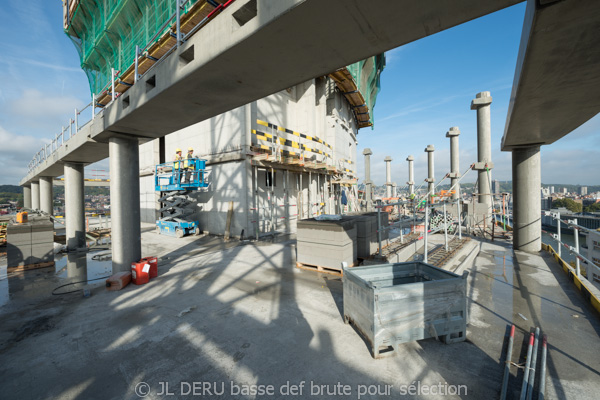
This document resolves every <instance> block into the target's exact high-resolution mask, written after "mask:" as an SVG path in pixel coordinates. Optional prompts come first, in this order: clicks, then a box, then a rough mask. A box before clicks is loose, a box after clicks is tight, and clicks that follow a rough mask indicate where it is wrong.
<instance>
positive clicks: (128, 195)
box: [23, 137, 142, 272]
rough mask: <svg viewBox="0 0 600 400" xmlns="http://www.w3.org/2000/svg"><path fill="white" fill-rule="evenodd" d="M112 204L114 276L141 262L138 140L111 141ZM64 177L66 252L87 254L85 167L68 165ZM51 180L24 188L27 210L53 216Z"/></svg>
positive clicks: (45, 179) (80, 164) (125, 138)
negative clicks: (85, 251)
mask: <svg viewBox="0 0 600 400" xmlns="http://www.w3.org/2000/svg"><path fill="white" fill-rule="evenodd" d="M109 156H110V203H111V220H112V224H111V225H112V228H111V229H112V231H111V235H112V260H113V262H112V264H113V272H119V271H128V270H129V268H130V265H131V263H132V262H133V261H137V260H139V259H140V258H141V253H142V250H141V230H140V180H139V143H138V140H137V139H131V138H127V137H115V138H111V139H109ZM64 176H65V223H66V237H67V249H68V250H69V251H78V250H85V248H86V237H85V233H86V232H85V200H84V165H83V163H74V162H67V163H65V165H64ZM52 179H53V178H51V177H41V178H39V181H33V182H31V183H30V186H25V187H24V188H23V200H24V206H25V208H29V209H33V210H40V211H43V212H46V213H48V214H50V215H52V212H53V194H52Z"/></svg>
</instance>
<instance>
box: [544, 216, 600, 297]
mask: <svg viewBox="0 0 600 400" xmlns="http://www.w3.org/2000/svg"><path fill="white" fill-rule="evenodd" d="M542 215H544V216H547V217H550V218H552V219H554V220H555V221H556V224H557V228H556V232H557V233H556V234H554V233H551V232H546V231H542V232H545V233H547V234H549V235H550V236H551V237H552V238H553V239H554V240H556V242H557V244H558V246H557V250H556V253H557V254H558V256H559V257H562V248H563V247H564V248H565V249H567V250H568V251H569V254H571V255H574V256H575V273H576V274H577V277H578V278H579V279H582V278H586V279H587V280H588V281H589V282H590V283H592V284H594V286H597V287H599V289H600V284H596V283H594V280H593V279H590V272H591V271H593V272H591V273H592V274H593V275H597V276H598V277H600V267H598V266H597V265H596V263H594V262H593V261H591V260H590V259H588V258H587V257H585V256H584V255H583V254H581V253H580V252H579V231H584V232H588V233H589V232H593V231H594V230H593V229H588V228H586V227H583V226H581V225H578V224H577V218H574V219H568V220H566V221H565V220H563V219H561V218H560V213H559V212H551V211H544V212H542ZM561 224H566V225H567V227H568V228H571V229H573V236H574V239H575V246H571V245H569V244H567V243H565V242H563V241H562V238H561ZM588 246H589V244H588ZM582 261H583V262H584V263H585V264H586V275H587V277H583V276H582V275H581V262H582Z"/></svg>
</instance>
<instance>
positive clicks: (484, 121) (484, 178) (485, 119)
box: [471, 92, 494, 221]
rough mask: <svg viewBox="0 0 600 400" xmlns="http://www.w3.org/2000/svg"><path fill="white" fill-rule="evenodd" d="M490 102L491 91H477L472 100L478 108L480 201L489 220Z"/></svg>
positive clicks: (475, 108) (490, 209)
mask: <svg viewBox="0 0 600 400" xmlns="http://www.w3.org/2000/svg"><path fill="white" fill-rule="evenodd" d="M490 104H492V96H491V95H490V92H481V93H477V95H476V96H475V99H473V101H471V110H477V164H476V165H475V169H476V170H478V171H479V177H478V182H479V188H478V191H479V203H483V204H486V208H487V209H488V210H489V216H488V218H486V219H487V220H488V221H489V220H490V219H491V212H492V196H490V185H491V182H492V173H491V170H492V168H494V165H493V164H492V128H491V120H490Z"/></svg>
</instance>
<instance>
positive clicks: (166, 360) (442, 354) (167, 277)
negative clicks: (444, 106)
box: [0, 227, 600, 399]
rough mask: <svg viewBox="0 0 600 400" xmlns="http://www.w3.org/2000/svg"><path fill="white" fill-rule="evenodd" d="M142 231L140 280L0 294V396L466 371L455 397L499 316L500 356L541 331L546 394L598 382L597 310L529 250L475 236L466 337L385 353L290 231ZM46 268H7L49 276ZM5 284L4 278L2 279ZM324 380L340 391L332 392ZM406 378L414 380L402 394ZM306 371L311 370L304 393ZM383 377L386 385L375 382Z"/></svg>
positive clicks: (446, 381)
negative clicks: (154, 259)
mask: <svg viewBox="0 0 600 400" xmlns="http://www.w3.org/2000/svg"><path fill="white" fill-rule="evenodd" d="M142 232H143V233H142V243H143V255H144V256H148V255H157V256H159V257H160V261H159V277H158V278H156V279H154V280H152V281H151V282H150V283H149V284H147V285H144V286H128V287H127V288H125V289H124V290H123V291H120V292H107V291H105V290H104V289H103V288H97V289H94V290H93V292H92V296H91V297H89V298H83V297H82V296H81V293H75V294H72V295H65V296H50V294H49V291H48V289H44V290H46V292H43V293H39V296H38V297H36V298H32V297H23V298H19V299H16V300H15V301H11V302H9V303H8V304H6V305H4V306H3V307H1V308H0V339H2V340H1V341H0V343H1V344H0V387H2V398H6V399H13V398H14V399H17V398H18V399H29V398H31V399H33V398H35V399H39V398H64V399H96V398H98V399H122V398H131V399H133V398H137V396H136V393H135V389H136V386H137V387H138V390H141V389H145V388H146V387H145V386H144V387H142V386H139V385H141V382H146V383H147V384H148V385H149V386H148V387H149V389H150V393H149V395H148V396H147V397H146V398H149V399H157V398H163V397H165V396H161V395H159V394H158V393H159V392H160V390H162V389H164V383H168V384H169V390H170V391H171V392H173V393H174V395H173V396H171V397H172V398H186V397H192V396H191V394H190V395H189V396H184V395H182V389H183V393H184V394H185V393H186V391H187V390H188V386H187V385H188V384H189V385H192V384H193V382H208V383H209V384H210V385H211V386H210V388H211V389H212V390H213V391H214V390H215V389H217V390H221V385H223V390H224V394H223V395H222V396H215V395H207V393H206V392H203V394H204V397H205V398H232V397H237V398H239V397H246V398H282V397H295V398H307V397H312V398H329V397H332V398H355V399H356V398H358V390H364V389H367V390H368V389H369V385H373V386H371V390H372V391H373V390H380V393H382V394H379V395H377V394H375V395H368V393H367V394H366V395H363V396H362V397H361V398H363V399H366V398H378V399H382V398H397V397H398V396H399V394H401V393H402V391H403V390H405V391H407V396H406V397H407V398H432V399H435V398H442V397H443V398H450V399H452V398H459V396H458V395H449V396H442V395H437V394H436V395H432V394H429V395H425V394H424V391H423V390H424V389H423V388H424V387H425V385H430V386H429V387H433V386H435V387H436V388H437V387H441V388H446V389H445V390H453V389H449V388H450V386H449V385H466V389H465V390H467V394H468V397H469V398H475V399H489V398H497V397H498V394H499V391H500V384H501V380H502V371H503V362H504V348H505V343H504V342H505V336H506V334H507V326H508V325H509V324H511V323H513V322H514V323H515V324H516V325H517V331H518V335H517V338H516V339H515V350H514V358H513V360H514V361H515V362H517V361H519V360H520V361H522V358H523V350H526V349H525V346H523V338H524V333H528V332H529V329H530V328H531V327H533V326H540V327H541V328H542V331H544V332H545V333H547V334H548V336H549V343H550V350H549V354H548V373H549V379H548V390H547V392H548V394H549V396H548V398H573V397H575V396H576V397H577V398H580V399H584V398H590V399H591V398H595V396H594V394H595V393H598V390H600V379H598V378H599V376H600V373H599V371H600V360H599V359H598V357H597V354H599V351H600V341H598V333H599V332H600V323H599V321H600V316H598V315H597V314H596V313H595V311H593V310H592V309H591V307H590V306H589V305H587V304H586V303H585V302H584V300H583V298H582V297H581V295H580V294H579V293H578V292H577V291H576V290H575V289H574V288H572V287H571V286H570V282H568V281H567V278H566V276H565V275H564V274H563V272H562V270H561V269H560V268H559V267H558V265H555V263H554V260H553V259H551V258H549V257H546V256H545V255H542V256H537V255H528V254H521V253H517V254H516V255H513V253H512V251H511V250H510V248H509V247H508V246H507V245H501V244H490V243H482V249H481V253H480V254H479V256H478V257H477V258H476V259H475V262H474V264H473V265H472V266H468V267H467V268H466V270H467V271H469V272H470V275H469V278H468V279H469V293H468V295H469V297H470V302H469V313H470V320H471V325H470V327H469V330H468V333H467V341H465V342H462V343H456V344H452V345H446V344H443V343H440V342H437V341H436V340H434V339H428V340H423V341H420V342H413V343H407V344H405V345H403V346H402V351H401V352H400V354H398V355H396V356H392V357H388V358H384V359H379V360H375V359H373V358H372V357H371V354H370V352H369V349H368V347H367V345H366V343H365V342H364V341H363V340H362V339H361V337H360V335H359V334H358V333H357V332H356V331H355V330H354V329H353V328H352V327H351V326H349V325H345V324H344V322H343V318H342V315H343V300H342V282H341V278H337V277H331V276H326V275H320V274H317V273H313V272H310V271H303V270H299V269H297V268H295V256H294V254H295V241H293V240H288V241H283V242H281V243H265V242H259V243H250V242H244V243H240V242H239V241H231V242H228V243H225V242H223V241H221V240H220V239H217V238H211V237H201V238H198V237H185V238H182V239H176V238H169V237H164V236H158V235H156V234H154V233H152V232H151V227H144V229H142ZM46 275H49V276H48V277H45V276H37V277H36V276H30V275H26V276H23V277H22V278H18V279H22V280H30V279H34V278H38V279H44V278H47V279H55V277H54V274H51V273H48V274H46ZM53 283H54V284H56V285H58V284H59V283H56V282H53ZM15 284H16V283H15V281H14V277H10V278H9V279H8V285H9V287H10V286H12V285H15ZM519 314H522V315H523V316H524V317H525V318H527V320H524V319H523V318H522V317H521V316H520V315H519ZM519 355H520V356H521V358H520V359H519V360H517V357H518V356H519ZM513 374H515V370H514V369H513ZM288 381H289V382H290V383H291V384H300V383H301V382H304V387H303V394H302V396H284V395H282V394H280V392H279V390H280V388H282V387H283V388H285V385H286V383H287V382H288ZM518 381H520V372H519V373H517V374H516V378H515V377H514V376H511V381H510V393H511V394H514V393H515V392H516V391H517V387H518ZM161 382H162V385H163V386H161ZM232 382H233V385H236V386H233V387H232ZM311 382H312V385H313V387H312V396H311ZM213 383H214V385H216V386H213ZM338 383H340V384H342V385H349V389H350V392H351V395H349V396H346V395H344V394H340V393H339V388H340V387H339V386H336V385H337V384H338ZM412 383H414V384H415V385H417V384H419V385H420V387H421V389H420V390H421V394H420V395H418V394H416V393H415V394H414V395H408V393H410V392H408V390H410V385H411V384H412ZM244 384H246V385H273V387H274V390H275V393H274V395H273V396H234V395H232V389H233V391H234V392H233V393H235V390H236V387H240V388H241V386H240V385H244ZM314 385H325V386H319V389H318V391H319V395H317V394H316V393H317V389H316V388H315V386H314ZM360 385H366V386H360ZM385 385H392V386H393V388H392V389H391V391H390V392H389V395H387V394H386V393H387V392H386V386H385ZM205 388H206V389H208V386H206V387H205ZM452 388H454V389H455V388H456V386H453V387H452ZM323 389H325V390H329V392H330V393H335V394H334V395H331V396H329V395H327V394H326V393H325V394H323V392H322V390H323ZM415 390H416V389H415ZM197 393H201V392H197ZM460 397H466V396H464V394H463V396H460Z"/></svg>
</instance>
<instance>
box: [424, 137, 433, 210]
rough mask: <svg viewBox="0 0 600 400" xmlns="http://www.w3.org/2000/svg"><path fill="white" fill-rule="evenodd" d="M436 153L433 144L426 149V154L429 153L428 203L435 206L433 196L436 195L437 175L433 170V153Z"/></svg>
mask: <svg viewBox="0 0 600 400" xmlns="http://www.w3.org/2000/svg"><path fill="white" fill-rule="evenodd" d="M434 151H435V147H433V145H432V144H430V145H429V146H427V147H426V148H425V152H426V153H427V179H426V181H427V193H428V195H427V196H428V197H429V198H428V199H427V200H428V201H429V202H430V203H431V204H433V195H434V186H435V177H434V176H435V173H434V170H433V152H434Z"/></svg>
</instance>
